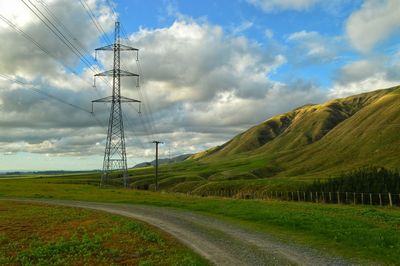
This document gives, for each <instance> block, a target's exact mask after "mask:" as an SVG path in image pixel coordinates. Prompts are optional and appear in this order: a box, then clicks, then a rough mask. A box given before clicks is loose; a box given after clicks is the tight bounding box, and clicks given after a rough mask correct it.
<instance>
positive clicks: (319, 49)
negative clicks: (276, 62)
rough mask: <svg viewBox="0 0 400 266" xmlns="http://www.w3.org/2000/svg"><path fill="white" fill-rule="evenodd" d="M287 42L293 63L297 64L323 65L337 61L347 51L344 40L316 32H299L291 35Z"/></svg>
mask: <svg viewBox="0 0 400 266" xmlns="http://www.w3.org/2000/svg"><path fill="white" fill-rule="evenodd" d="M287 42H289V43H290V44H292V45H293V47H292V48H291V50H290V52H289V53H290V55H291V56H290V58H291V62H293V63H295V64H301V65H303V64H322V63H327V62H331V61H333V60H335V59H336V58H337V57H338V55H339V52H340V51H343V50H344V49H345V47H344V45H343V38H341V37H335V36H334V37H332V36H322V35H320V34H319V33H318V32H316V31H305V30H303V31H299V32H295V33H292V34H290V35H289V37H288V38H287Z"/></svg>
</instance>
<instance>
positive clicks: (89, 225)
mask: <svg viewBox="0 0 400 266" xmlns="http://www.w3.org/2000/svg"><path fill="white" fill-rule="evenodd" d="M0 229H1V230H0V265H207V262H205V261H204V260H203V259H201V258H200V257H199V256H198V255H196V254H194V253H192V252H191V251H190V250H188V249H187V248H185V247H184V246H183V245H181V244H180V243H178V242H177V241H176V240H175V239H173V238H172V237H171V236H169V235H166V234H165V233H163V232H160V231H159V230H157V229H155V228H153V227H150V226H148V225H145V224H143V223H141V222H138V221H134V220H132V219H128V218H123V217H120V216H117V215H111V214H106V213H102V212H96V211H89V210H83V209H78V208H70V207H64V206H62V207H61V206H54V205H46V204H36V203H35V204H34V203H22V202H12V201H0Z"/></svg>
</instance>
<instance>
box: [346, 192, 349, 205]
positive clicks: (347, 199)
mask: <svg viewBox="0 0 400 266" xmlns="http://www.w3.org/2000/svg"><path fill="white" fill-rule="evenodd" d="M348 202H349V197H348V193H347V192H346V204H347V203H348Z"/></svg>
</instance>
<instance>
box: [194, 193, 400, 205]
mask: <svg viewBox="0 0 400 266" xmlns="http://www.w3.org/2000/svg"><path fill="white" fill-rule="evenodd" d="M196 194H197V195H200V196H203V197H209V196H214V197H225V198H236V199H261V200H284V201H298V202H314V203H327V204H353V205H356V204H360V205H378V206H391V207H392V206H399V207H400V194H395V193H391V192H387V193H386V192H385V193H362V192H361V193H360V192H310V191H243V190H234V189H221V190H214V191H205V192H201V193H196Z"/></svg>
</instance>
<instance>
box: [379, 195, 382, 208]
mask: <svg viewBox="0 0 400 266" xmlns="http://www.w3.org/2000/svg"><path fill="white" fill-rule="evenodd" d="M379 205H380V206H382V195H381V193H379Z"/></svg>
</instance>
